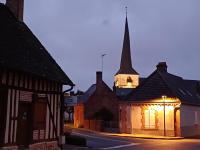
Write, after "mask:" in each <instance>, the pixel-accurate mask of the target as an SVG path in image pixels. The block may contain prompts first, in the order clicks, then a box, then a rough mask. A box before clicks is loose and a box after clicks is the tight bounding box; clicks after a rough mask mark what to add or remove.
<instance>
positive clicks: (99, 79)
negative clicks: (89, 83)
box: [96, 71, 102, 85]
mask: <svg viewBox="0 0 200 150" xmlns="http://www.w3.org/2000/svg"><path fill="white" fill-rule="evenodd" d="M101 83H102V72H101V71H97V72H96V85H99V84H101Z"/></svg>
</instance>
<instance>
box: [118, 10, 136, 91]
mask: <svg viewBox="0 0 200 150" xmlns="http://www.w3.org/2000/svg"><path fill="white" fill-rule="evenodd" d="M114 84H115V85H114V86H115V88H136V87H137V86H138V85H139V74H138V73H137V72H136V71H135V70H134V69H133V67H132V61H131V49H130V37H129V28H128V19H127V12H126V20H125V31H124V41H123V48H122V54H121V63H120V69H119V71H118V72H117V73H116V74H115V83H114Z"/></svg>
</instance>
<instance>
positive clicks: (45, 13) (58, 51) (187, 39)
mask: <svg viewBox="0 0 200 150" xmlns="http://www.w3.org/2000/svg"><path fill="white" fill-rule="evenodd" d="M125 6H128V22H129V32H130V38H131V53H132V62H133V67H134V68H135V70H136V71H137V72H138V73H140V76H142V77H147V76H148V75H150V74H151V73H152V72H153V71H154V70H155V66H156V65H157V63H158V62H160V61H166V62H167V64H168V71H169V72H170V73H172V74H176V75H180V76H182V77H183V78H187V79H198V80H200V59H199V56H200V9H199V6H200V1H199V0H167V1H166V0H25V18H24V21H25V22H26V24H27V25H28V26H29V27H30V28H31V30H32V31H33V33H34V34H35V35H36V36H37V37H38V38H39V40H40V41H41V42H42V43H43V45H44V46H45V47H46V49H47V50H48V51H49V53H50V54H51V55H52V56H53V57H54V59H55V60H56V61H57V63H58V64H59V65H60V66H61V67H62V69H63V70H64V71H65V72H66V74H67V75H68V76H69V77H70V78H71V79H72V81H73V82H74V83H75V84H76V88H75V89H76V90H77V89H80V90H86V89H87V88H88V87H89V86H90V85H91V84H93V83H95V72H96V71H98V70H100V69H101V57H100V55H101V54H103V53H106V54H107V56H106V57H105V58H104V74H103V78H104V81H105V82H106V83H107V84H108V85H109V86H110V87H112V85H113V80H114V79H113V77H114V74H115V73H116V72H117V71H118V69H119V65H120V56H121V49H122V42H123V34H124V23H125Z"/></svg>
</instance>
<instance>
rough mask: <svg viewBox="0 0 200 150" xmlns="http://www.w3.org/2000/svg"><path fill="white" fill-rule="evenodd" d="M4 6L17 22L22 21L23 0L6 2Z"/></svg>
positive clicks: (7, 0)
mask: <svg viewBox="0 0 200 150" xmlns="http://www.w3.org/2000/svg"><path fill="white" fill-rule="evenodd" d="M6 5H7V6H8V7H9V9H10V10H11V11H12V12H13V14H14V15H15V17H16V18H17V19H18V20H19V21H23V13H24V0H6Z"/></svg>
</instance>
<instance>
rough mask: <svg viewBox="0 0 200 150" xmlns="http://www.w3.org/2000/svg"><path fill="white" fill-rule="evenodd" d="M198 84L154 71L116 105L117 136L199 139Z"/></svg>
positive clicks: (162, 69) (160, 69)
mask: <svg viewBox="0 0 200 150" xmlns="http://www.w3.org/2000/svg"><path fill="white" fill-rule="evenodd" d="M199 90H200V81H198V80H185V79H183V78H181V77H179V76H175V75H173V74H170V73H168V72H167V65H166V63H165V62H161V63H159V64H158V65H157V69H156V70H155V71H154V72H153V73H152V74H151V75H150V76H149V77H147V78H146V79H145V81H144V82H142V84H140V85H139V86H138V87H137V88H136V89H135V90H133V92H132V93H131V94H130V95H129V96H128V97H127V99H126V101H123V102H121V103H120V107H119V108H120V109H119V111H120V119H119V120H120V122H119V126H120V132H121V133H130V134H149V135H159V136H182V137H188V136H195V135H200V92H199Z"/></svg>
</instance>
